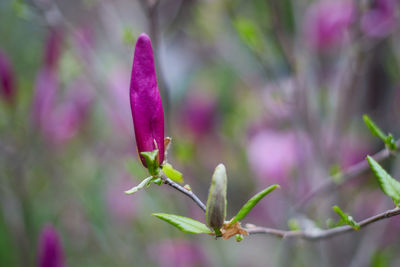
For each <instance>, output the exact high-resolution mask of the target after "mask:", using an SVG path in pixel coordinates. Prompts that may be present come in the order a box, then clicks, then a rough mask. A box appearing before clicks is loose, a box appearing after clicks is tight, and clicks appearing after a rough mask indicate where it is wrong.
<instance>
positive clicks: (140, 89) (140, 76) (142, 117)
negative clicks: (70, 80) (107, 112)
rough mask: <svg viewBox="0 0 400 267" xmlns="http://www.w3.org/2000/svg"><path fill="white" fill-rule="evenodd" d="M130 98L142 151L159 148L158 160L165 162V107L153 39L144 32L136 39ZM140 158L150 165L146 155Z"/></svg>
mask: <svg viewBox="0 0 400 267" xmlns="http://www.w3.org/2000/svg"><path fill="white" fill-rule="evenodd" d="M130 101H131V110H132V118H133V126H134V128H135V137H136V144H137V149H138V152H139V154H140V153H141V152H151V151H153V150H155V149H158V151H159V157H158V162H159V164H162V162H163V161H164V111H163V107H162V103H161V97H160V93H159V91H158V86H157V77H156V70H155V67H154V56H153V49H152V46H151V41H150V38H149V37H148V36H147V35H146V34H144V33H142V34H141V35H140V36H139V38H138V40H137V42H136V47H135V56H134V59H133V66H132V74H131V85H130ZM140 160H141V161H142V163H143V165H144V166H145V167H146V162H145V159H144V157H143V156H142V155H140Z"/></svg>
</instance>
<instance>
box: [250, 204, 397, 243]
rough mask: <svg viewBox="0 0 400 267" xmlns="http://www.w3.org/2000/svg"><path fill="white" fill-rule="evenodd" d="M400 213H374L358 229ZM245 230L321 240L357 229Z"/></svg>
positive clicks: (346, 227)
mask: <svg viewBox="0 0 400 267" xmlns="http://www.w3.org/2000/svg"><path fill="white" fill-rule="evenodd" d="M397 215H400V208H395V209H392V210H387V211H385V212H382V213H380V214H377V215H374V216H372V217H369V218H367V219H364V220H362V221H361V222H359V223H358V224H359V225H360V229H361V228H364V227H366V226H367V225H369V224H372V223H374V222H377V221H380V220H383V219H387V218H390V217H393V216H397ZM245 230H246V231H247V232H248V233H249V234H268V235H273V236H277V237H281V238H292V237H297V238H301V239H306V240H311V241H316V240H321V239H327V238H331V237H334V236H337V235H341V234H344V233H347V232H351V231H357V230H354V229H353V228H352V227H351V226H348V225H346V226H340V227H336V228H332V229H328V230H320V229H313V230H308V231H285V230H278V229H273V228H264V227H257V226H256V227H249V228H245Z"/></svg>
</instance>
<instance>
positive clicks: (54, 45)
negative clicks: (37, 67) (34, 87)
mask: <svg viewBox="0 0 400 267" xmlns="http://www.w3.org/2000/svg"><path fill="white" fill-rule="evenodd" d="M63 38H64V36H63V32H62V30H61V29H58V28H53V29H51V30H50V35H49V36H48V38H47V40H46V44H45V49H44V66H45V67H46V68H49V69H56V68H57V65H58V62H59V59H60V56H61V49H62V43H63Z"/></svg>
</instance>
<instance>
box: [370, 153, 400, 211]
mask: <svg viewBox="0 0 400 267" xmlns="http://www.w3.org/2000/svg"><path fill="white" fill-rule="evenodd" d="M367 160H368V163H369V166H370V167H371V170H372V172H373V173H374V174H375V176H376V178H377V179H378V183H379V186H380V187H381V189H382V191H383V192H384V193H385V194H386V195H387V196H388V197H390V198H392V200H393V202H394V204H395V205H396V206H399V201H400V183H399V182H398V181H397V180H395V179H393V177H392V176H390V174H388V173H387V172H386V171H385V169H383V168H382V166H381V165H380V164H379V163H378V162H376V161H375V160H374V159H373V158H372V157H371V156H367Z"/></svg>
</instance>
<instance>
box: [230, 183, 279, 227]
mask: <svg viewBox="0 0 400 267" xmlns="http://www.w3.org/2000/svg"><path fill="white" fill-rule="evenodd" d="M276 188H280V186H279V185H277V184H274V185H271V186H269V187H267V188H266V189H264V190H263V191H261V192H259V193H258V194H256V195H254V196H253V197H252V198H250V199H249V201H247V203H246V204H244V206H243V207H242V208H241V209H240V210H239V212H238V213H237V214H236V216H235V217H234V218H233V219H232V221H231V223H230V224H229V226H232V225H233V224H234V223H235V222H237V221H240V220H242V219H243V218H244V217H246V215H247V214H248V213H249V212H250V211H251V209H252V208H254V206H255V205H257V203H258V202H259V201H260V200H261V199H262V198H263V197H265V196H266V195H268V194H269V193H271V192H272V191H274V190H275V189H276Z"/></svg>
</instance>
